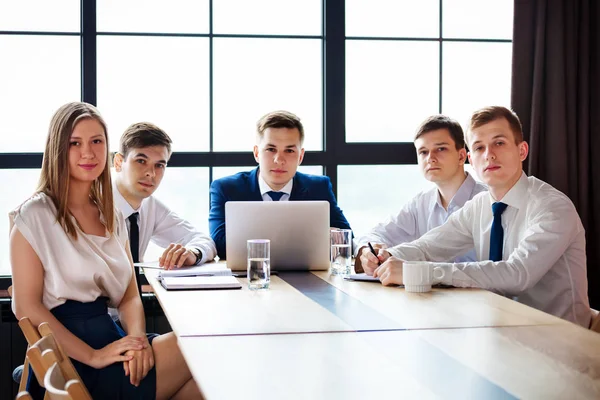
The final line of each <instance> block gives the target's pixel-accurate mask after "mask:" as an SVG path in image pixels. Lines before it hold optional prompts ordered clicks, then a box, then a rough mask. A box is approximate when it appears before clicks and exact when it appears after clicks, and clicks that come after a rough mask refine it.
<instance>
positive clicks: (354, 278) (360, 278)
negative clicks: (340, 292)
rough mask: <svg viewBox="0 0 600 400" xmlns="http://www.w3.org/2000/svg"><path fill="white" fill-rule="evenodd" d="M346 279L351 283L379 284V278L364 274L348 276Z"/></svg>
mask: <svg viewBox="0 0 600 400" xmlns="http://www.w3.org/2000/svg"><path fill="white" fill-rule="evenodd" d="M344 279H347V280H351V281H365V282H379V278H374V277H373V276H372V275H367V274H365V273H364V272H363V273H361V274H350V275H347V276H345V277H344Z"/></svg>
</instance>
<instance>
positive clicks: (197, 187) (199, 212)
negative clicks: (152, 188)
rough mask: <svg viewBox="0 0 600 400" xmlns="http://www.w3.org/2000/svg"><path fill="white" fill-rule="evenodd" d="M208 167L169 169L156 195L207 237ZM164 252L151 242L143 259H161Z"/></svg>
mask: <svg viewBox="0 0 600 400" xmlns="http://www.w3.org/2000/svg"><path fill="white" fill-rule="evenodd" d="M208 188H209V184H208V168H206V167H193V168H190V167H167V169H166V171H165V176H164V178H163V180H162V182H161V184H160V186H159V188H158V189H157V190H156V193H155V194H154V195H155V196H156V198H157V199H159V200H160V201H162V202H163V203H165V204H166V205H167V207H169V208H170V209H171V211H173V212H174V213H176V214H177V215H179V216H180V217H181V218H184V219H186V220H187V221H189V222H190V223H191V224H192V225H194V226H195V227H196V228H197V229H198V230H200V231H201V232H204V233H206V234H208V209H209V204H208ZM162 252H163V249H162V248H161V247H159V246H157V245H156V244H154V243H152V242H150V245H149V246H148V250H147V251H146V254H145V255H144V260H146V261H152V260H158V257H160V255H161V254H162Z"/></svg>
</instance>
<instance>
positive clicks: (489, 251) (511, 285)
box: [372, 107, 591, 328]
mask: <svg viewBox="0 0 600 400" xmlns="http://www.w3.org/2000/svg"><path fill="white" fill-rule="evenodd" d="M467 142H468V144H469V148H470V152H469V160H470V162H471V164H472V165H473V167H474V168H475V171H476V172H477V175H478V176H479V177H480V178H481V180H482V181H483V182H485V183H487V184H488V188H489V192H488V193H480V194H479V195H477V196H475V198H473V200H471V201H470V202H468V203H467V204H466V205H465V206H464V207H463V208H462V209H460V210H459V211H458V212H456V213H454V214H453V215H451V216H450V218H448V221H447V222H446V223H445V224H444V225H442V226H440V227H438V228H435V229H433V230H431V231H430V232H428V233H427V234H425V235H424V236H423V237H421V238H420V239H418V240H415V241H414V242H411V243H406V244H401V245H399V246H396V247H393V248H390V249H387V250H380V251H379V256H378V257H377V258H379V261H381V262H383V264H381V266H379V267H378V268H377V269H376V270H375V271H374V273H373V276H376V277H379V279H380V280H381V282H382V283H383V284H384V285H390V284H402V264H403V260H406V261H433V266H434V267H439V268H440V272H443V276H442V278H441V280H440V283H443V284H446V285H453V286H458V287H479V288H484V289H490V290H493V291H496V292H498V293H501V294H504V295H506V296H513V297H514V298H515V300H517V301H519V302H521V303H523V304H527V305H529V306H531V307H534V308H537V309H539V310H542V311H545V312H547V313H550V314H553V315H556V316H558V317H560V318H564V319H566V320H569V321H572V322H575V323H577V324H579V325H581V326H583V327H586V328H587V327H588V326H589V322H590V316H591V312H590V307H589V301H588V295H587V276H586V256H585V231H584V229H583V225H582V224H581V220H580V219H579V215H578V214H577V211H576V210H575V207H574V206H573V203H572V202H571V201H570V200H569V198H568V197H567V196H565V195H564V194H563V193H561V192H560V191H558V190H556V189H555V188H553V187H552V186H550V185H548V184H547V183H545V182H543V181H541V180H539V179H537V178H535V177H527V175H525V174H524V173H523V169H522V162H523V161H524V160H525V158H526V157H527V154H528V151H529V147H528V145H527V143H526V142H525V141H523V133H522V128H521V123H520V121H519V119H518V117H517V116H516V115H515V114H514V113H513V112H512V111H510V110H508V109H506V108H504V107H487V108H483V109H481V110H478V111H476V112H475V113H474V114H473V116H472V117H471V122H470V126H469V130H468V131H467ZM473 246H474V247H475V251H476V253H477V259H478V260H479V261H478V262H466V263H451V262H443V261H448V260H451V259H452V258H453V257H455V256H456V255H457V254H460V253H461V252H462V251H464V250H465V249H469V248H471V247H473ZM373 258H374V259H376V257H375V256H373ZM372 261H373V260H372Z"/></svg>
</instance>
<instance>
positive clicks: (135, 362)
mask: <svg viewBox="0 0 600 400" xmlns="http://www.w3.org/2000/svg"><path fill="white" fill-rule="evenodd" d="M143 339H144V342H145V344H146V346H145V347H144V348H143V349H141V350H129V351H127V352H126V353H125V355H126V356H130V357H131V359H129V360H127V361H124V362H123V369H125V376H129V382H131V384H132V385H134V386H139V385H140V382H141V381H142V379H144V378H145V377H146V375H148V372H149V371H150V370H151V369H152V367H154V352H153V351H152V346H150V343H148V339H147V338H146V337H144V338H143Z"/></svg>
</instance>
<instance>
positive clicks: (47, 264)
mask: <svg viewBox="0 0 600 400" xmlns="http://www.w3.org/2000/svg"><path fill="white" fill-rule="evenodd" d="M108 150H109V146H108V135H107V131H106V124H105V123H104V121H103V119H102V117H101V116H100V114H99V112H98V110H97V109H96V108H95V107H93V106H92V105H90V104H86V103H78V102H77V103H69V104H66V105H64V106H62V107H61V108H60V109H59V110H58V111H57V112H56V113H55V114H54V117H53V118H52V121H51V123H50V129H49V133H48V139H47V142H46V150H45V152H44V160H43V164H42V172H41V177H40V181H39V185H38V188H37V191H36V193H35V194H34V195H33V196H32V197H31V198H29V199H28V200H26V201H25V202H24V203H23V204H22V205H21V206H20V207H18V208H17V209H16V210H15V211H13V212H12V213H10V219H11V224H13V227H12V229H11V234H10V260H11V268H12V276H13V288H14V296H13V303H12V306H13V312H14V313H15V315H16V316H17V318H22V317H25V316H27V317H29V318H30V319H31V321H32V322H33V323H34V324H36V325H37V324H40V323H41V322H44V321H46V322H48V323H49V324H50V326H51V328H52V330H53V331H54V332H55V335H56V337H57V339H58V341H59V342H60V343H61V344H62V346H63V347H64V349H65V350H66V352H67V353H68V355H69V357H71V359H72V360H73V363H74V365H75V368H76V369H77V371H78V372H79V374H80V376H81V378H82V380H83V382H84V383H85V385H86V386H87V388H88V390H89V392H90V394H91V395H92V397H93V398H94V399H104V398H110V399H119V398H127V399H129V398H140V399H142V398H143V399H146V398H147V399H154V398H157V399H166V398H181V399H183V398H185V399H189V398H198V397H201V395H200V392H199V390H198V387H197V385H196V383H195V382H194V380H193V379H192V377H191V374H190V371H189V369H188V367H187V365H186V364H185V362H184V360H183V357H182V355H181V352H180V350H179V348H178V346H177V340H176V337H175V336H174V335H173V333H169V334H166V335H161V336H156V337H147V336H146V333H145V318H144V312H143V307H142V303H141V300H140V297H139V295H138V292H137V286H136V282H135V278H134V275H133V266H132V262H131V255H130V254H129V250H128V249H129V244H128V243H127V241H128V235H127V228H126V225H125V222H124V220H123V217H122V215H121V213H119V212H115V209H114V206H113V197H112V189H111V181H110V168H109V164H108ZM107 306H111V307H116V308H117V309H118V310H119V314H120V320H121V323H122V325H123V328H124V330H125V332H123V331H122V330H121V329H120V328H118V327H117V326H116V325H115V324H114V322H113V321H112V319H111V317H110V316H109V315H108V314H107Z"/></svg>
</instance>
